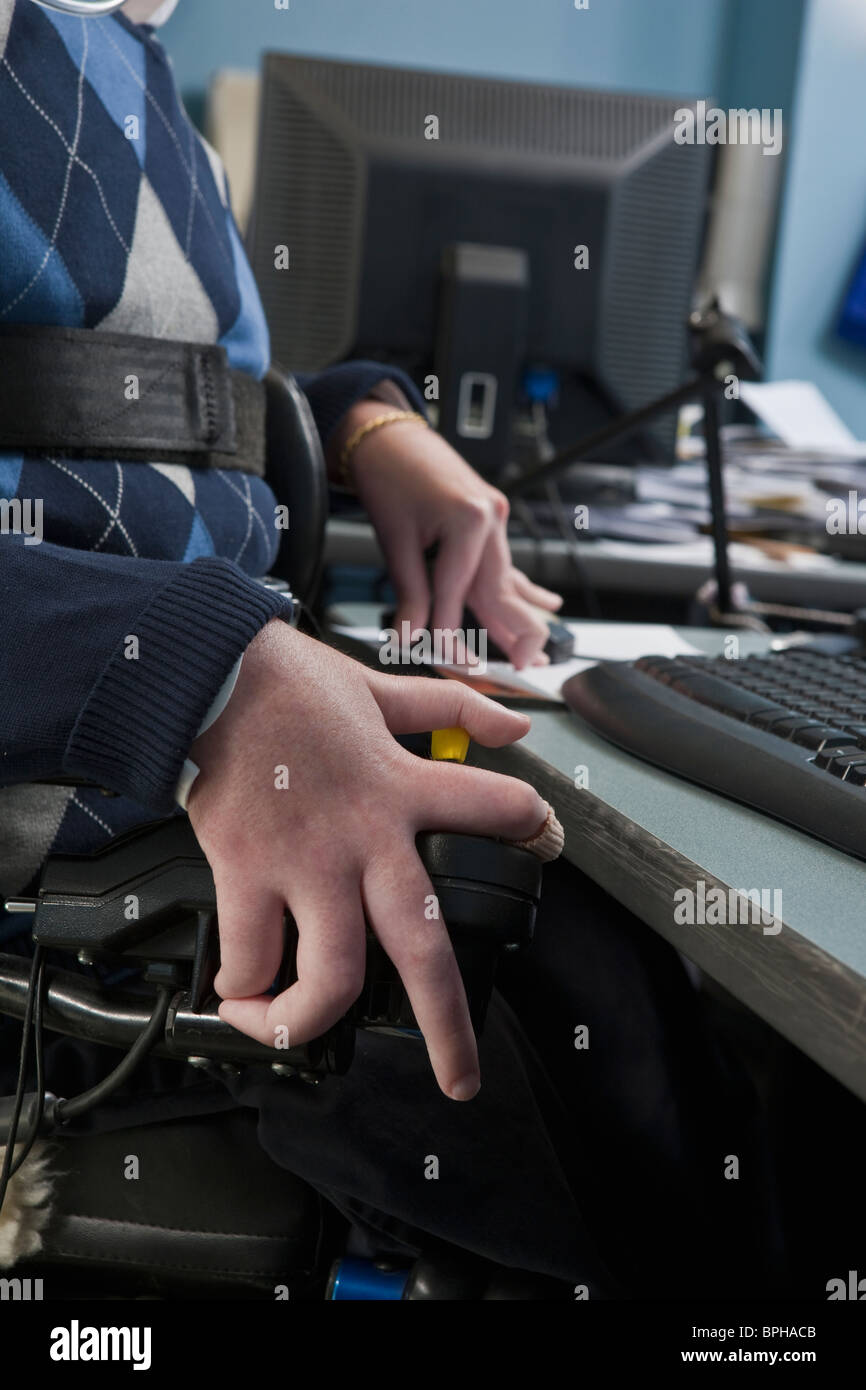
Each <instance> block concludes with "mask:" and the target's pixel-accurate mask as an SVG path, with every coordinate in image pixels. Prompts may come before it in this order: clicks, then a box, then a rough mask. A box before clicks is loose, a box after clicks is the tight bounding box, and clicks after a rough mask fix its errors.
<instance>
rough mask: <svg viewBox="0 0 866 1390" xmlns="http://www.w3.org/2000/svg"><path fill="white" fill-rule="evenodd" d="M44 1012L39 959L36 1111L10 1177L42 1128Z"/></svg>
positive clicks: (35, 1029)
mask: <svg viewBox="0 0 866 1390" xmlns="http://www.w3.org/2000/svg"><path fill="white" fill-rule="evenodd" d="M44 1014H45V962H44V961H41V962H40V964H39V970H38V972H37V976H36V999H35V1004H34V1008H33V1040H34V1045H35V1048H36V1113H35V1115H34V1116H33V1123H32V1125H31V1126H30V1134H29V1136H28V1138H27V1140H26V1142H25V1143H24V1147H23V1148H22V1150H21V1153H20V1154H19V1155H18V1157H17V1159H16V1160H15V1162H14V1164H13V1166H12V1169H11V1171H10V1173H9V1176H10V1177H14V1176H15V1174H16V1173H17V1172H18V1169H19V1168H20V1167H21V1166H22V1165H23V1163H24V1162H25V1160H26V1158H27V1156H28V1154H29V1153H30V1150H31V1149H32V1148H33V1145H34V1144H35V1143H36V1139H37V1137H38V1135H39V1131H40V1129H41V1128H42V1117H43V1115H44V1114H45V1039H44V1037H43V1032H42V1028H43V1019H44Z"/></svg>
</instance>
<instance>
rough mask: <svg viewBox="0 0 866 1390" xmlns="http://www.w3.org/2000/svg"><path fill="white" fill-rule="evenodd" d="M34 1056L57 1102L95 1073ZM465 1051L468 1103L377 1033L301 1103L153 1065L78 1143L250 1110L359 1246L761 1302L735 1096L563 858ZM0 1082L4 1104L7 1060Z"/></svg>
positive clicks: (244, 1084)
mask: <svg viewBox="0 0 866 1390" xmlns="http://www.w3.org/2000/svg"><path fill="white" fill-rule="evenodd" d="M6 949H9V947H8V945H7V948H6ZM4 1033H5V1036H6V1038H7V1039H9V1038H10V1036H11V1034H10V1031H9V1029H4ZM46 1051H47V1078H48V1085H49V1088H50V1089H52V1090H54V1091H55V1093H57V1094H61V1095H74V1094H76V1093H77V1092H79V1091H81V1090H84V1089H86V1088H87V1087H88V1086H89V1085H91V1084H93V1081H94V1080H95V1079H96V1078H97V1077H99V1076H101V1075H103V1074H104V1073H105V1072H106V1070H107V1069H108V1068H107V1065H106V1056H107V1054H106V1053H105V1051H104V1050H103V1049H99V1048H95V1047H92V1046H88V1045H87V1044H84V1043H82V1042H79V1041H77V1040H72V1039H64V1038H55V1039H53V1040H52V1041H51V1043H50V1044H49V1046H48V1048H47V1050H46ZM480 1054H481V1067H482V1086H481V1091H480V1093H479V1095H478V1096H477V1097H476V1098H475V1099H474V1100H473V1101H471V1102H469V1103H466V1104H458V1103H455V1102H453V1101H450V1100H448V1099H446V1098H445V1097H444V1096H443V1095H442V1094H441V1093H440V1091H439V1090H438V1087H437V1086H436V1083H435V1081H434V1079H433V1075H432V1072H431V1070H430V1066H429V1062H428V1060H427V1056H426V1051H425V1049H424V1047H423V1045H422V1044H421V1043H416V1042H414V1041H413V1040H405V1039H394V1038H388V1037H383V1036H380V1035H373V1034H361V1035H360V1036H359V1040H358V1049H357V1054H356V1060H355V1062H354V1064H353V1066H352V1069H351V1071H350V1073H349V1074H348V1075H347V1076H345V1077H329V1078H328V1079H327V1080H326V1081H324V1082H323V1083H322V1084H320V1085H318V1086H311V1085H308V1084H306V1083H305V1082H303V1081H300V1080H298V1079H280V1078H277V1077H275V1076H274V1075H273V1074H272V1073H271V1072H270V1069H269V1068H261V1067H254V1068H248V1069H245V1070H243V1071H241V1072H240V1074H239V1075H237V1076H236V1077H235V1078H234V1079H233V1080H227V1081H226V1082H225V1083H222V1082H214V1081H210V1080H205V1081H202V1079H201V1074H200V1073H197V1072H194V1071H193V1070H192V1069H191V1068H189V1067H185V1066H184V1067H182V1066H180V1064H176V1063H171V1062H165V1061H159V1060H153V1061H151V1062H150V1063H148V1064H147V1065H145V1066H143V1067H142V1068H141V1069H140V1072H139V1074H138V1076H137V1077H136V1079H135V1081H134V1083H132V1084H131V1085H130V1086H129V1087H128V1088H127V1089H126V1090H125V1091H124V1092H122V1093H120V1094H118V1095H117V1096H115V1097H113V1098H112V1099H111V1100H110V1101H108V1102H107V1103H106V1104H105V1105H104V1106H102V1107H100V1109H99V1111H97V1112H96V1113H95V1114H92V1115H90V1116H85V1117H82V1119H81V1120H80V1121H79V1122H78V1126H77V1128H78V1129H79V1130H87V1129H95V1128H103V1129H104V1128H118V1127H122V1126H126V1125H129V1124H136V1123H139V1124H148V1123H156V1122H158V1121H159V1120H160V1119H168V1118H172V1117H177V1116H180V1115H185V1114H195V1113H207V1112H208V1111H209V1110H210V1111H217V1110H223V1109H225V1108H227V1107H230V1106H232V1105H235V1104H239V1105H242V1106H252V1107H254V1108H255V1109H256V1110H257V1111H258V1114H259V1138H260V1142H261V1144H262V1146H263V1147H264V1149H265V1150H266V1152H267V1153H268V1154H269V1155H270V1156H271V1157H272V1159H274V1160H275V1161H276V1162H277V1163H278V1164H279V1165H281V1166H283V1167H285V1168H287V1169H289V1170H290V1171H292V1172H294V1173H296V1174H298V1175H299V1176H300V1177H302V1178H304V1179H306V1180H307V1181H308V1182H309V1183H310V1184H312V1185H313V1186H314V1187H315V1188H317V1189H318V1190H319V1191H321V1192H322V1193H324V1194H325V1195H326V1196H327V1197H328V1198H329V1199H330V1200H331V1201H332V1202H333V1203H334V1204H335V1205H336V1206H337V1207H338V1208H339V1209H340V1210H341V1211H342V1212H344V1213H345V1214H346V1215H347V1216H349V1217H350V1218H351V1220H352V1221H353V1223H354V1224H355V1225H356V1227H358V1228H359V1229H360V1230H361V1231H363V1232H365V1233H366V1236H367V1240H368V1243H369V1245H370V1246H371V1247H372V1248H375V1247H376V1246H377V1245H378V1246H380V1247H383V1248H390V1249H393V1248H394V1247H395V1246H401V1247H406V1248H407V1249H411V1250H420V1249H424V1248H425V1247H426V1246H429V1245H430V1243H431V1242H433V1243H436V1242H448V1243H450V1244H454V1245H458V1246H460V1247H461V1248H463V1249H466V1250H470V1251H473V1252H476V1253H477V1254H479V1255H481V1256H484V1257H486V1258H489V1259H491V1260H494V1261H496V1262H497V1263H501V1264H506V1265H510V1266H513V1267H516V1268H519V1269H524V1270H531V1271H534V1272H538V1273H543V1274H547V1275H551V1276H553V1277H555V1278H558V1279H562V1280H567V1281H569V1282H570V1283H572V1284H575V1285H576V1284H585V1285H586V1286H587V1289H588V1291H589V1293H590V1296H591V1297H599V1296H601V1297H642V1296H651V1297H669V1298H679V1297H691V1296H696V1295H697V1296H701V1295H703V1296H711V1295H718V1294H722V1295H725V1296H731V1292H732V1289H733V1290H736V1292H737V1294H739V1295H745V1294H747V1293H750V1292H751V1293H755V1294H759V1295H760V1294H764V1295H768V1294H770V1293H772V1292H773V1291H774V1288H775V1281H776V1280H777V1278H778V1270H779V1265H780V1245H779V1235H778V1227H777V1220H776V1211H775V1197H774V1190H775V1187H774V1183H773V1181H772V1178H771V1174H770V1163H769V1157H768V1149H767V1144H766V1141H765V1138H764V1133H763V1125H762V1117H761V1110H760V1107H759V1105H758V1103H757V1100H756V1097H755V1094H754V1091H753V1088H752V1086H751V1083H750V1081H749V1079H748V1077H747V1076H746V1075H745V1072H744V1071H743V1070H742V1069H741V1068H740V1067H739V1065H738V1064H737V1062H736V1061H735V1060H734V1059H733V1058H732V1057H729V1056H727V1055H726V1054H725V1052H724V1051H723V1049H722V1047H721V1045H720V1042H719V1040H718V1038H717V1037H715V1036H714V1034H713V1032H712V1030H711V1029H710V1027H709V1026H708V1023H707V1020H706V1016H705V1011H704V1008H703V1004H702V1000H701V996H700V994H699V993H698V992H697V991H696V990H695V988H694V986H693V984H692V982H691V980H690V979H689V977H688V975H687V973H686V971H685V969H684V967H683V964H682V962H681V960H680V958H679V956H678V955H677V953H676V952H675V951H673V950H672V949H671V948H670V947H669V946H668V945H666V943H664V942H663V941H662V940H661V939H660V938H659V937H658V936H657V935H656V934H655V933H654V932H653V931H652V930H651V929H650V928H648V927H646V926H645V925H644V924H642V923H641V922H639V921H637V920H636V919H635V918H634V917H632V916H631V914H629V913H628V912H627V911H626V910H625V909H623V908H621V907H620V906H619V905H618V904H617V903H616V902H615V901H614V900H613V899H611V898H610V897H608V896H607V895H606V894H605V893H603V892H602V891H601V890H600V889H599V888H598V887H597V886H596V885H595V884H593V883H592V882H591V881H590V880H589V879H587V878H586V877H585V876H584V875H582V874H581V873H580V872H579V871H578V870H576V869H574V868H573V867H572V866H570V865H568V864H567V863H565V862H563V861H560V862H558V863H556V864H553V865H549V866H547V868H546V870H545V886H544V892H543V895H542V905H541V909H540V913H539V919H538V924H537V930H536V938H535V941H534V943H533V945H532V947H531V948H530V950H528V951H527V952H525V953H523V954H521V955H516V956H510V957H507V958H506V959H505V961H504V962H503V965H502V967H501V970H500V975H499V980H498V990H497V992H496V993H495V994H494V998H493V1001H492V1004H491V1008H490V1012H489V1015H488V1022H487V1027H486V1029H485V1034H484V1037H483V1038H482V1040H481V1046H480ZM2 1071H3V1081H4V1083H5V1084H4V1087H3V1089H4V1091H6V1092H8V1091H11V1089H12V1087H13V1082H12V1080H11V1076H12V1071H13V1068H12V1057H11V1053H10V1050H9V1048H4V1056H3V1067H2ZM238 1178H239V1181H242V1180H243V1175H242V1174H241V1173H239V1175H238Z"/></svg>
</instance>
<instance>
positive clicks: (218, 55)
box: [162, 0, 798, 95]
mask: <svg viewBox="0 0 866 1390" xmlns="http://www.w3.org/2000/svg"><path fill="white" fill-rule="evenodd" d="M750 3H751V5H752V6H754V5H758V6H760V4H761V3H763V0H750ZM773 3H775V0H773ZM788 3H789V4H794V5H796V4H797V3H798V0H788ZM730 7H731V0H590V8H589V9H588V10H575V8H574V4H573V0H290V9H288V10H281V11H278V10H275V8H274V3H273V0H181V3H180V6H179V7H178V9H177V11H176V13H175V15H174V17H173V18H172V19H171V20H169V22H168V24H166V25H165V28H164V30H163V34H162V37H163V38H164V41H165V44H166V47H167V48H168V49H169V51H170V52H171V54H172V56H173V58H174V62H175V69H176V72H177V77H178V81H179V83H180V86H181V89H182V90H183V91H184V92H190V93H194V92H196V91H199V90H201V89H202V88H203V87H204V86H205V85H206V83H207V79H208V77H209V75H210V73H211V72H212V71H213V69H214V68H216V67H227V66H231V67H256V66H258V61H259V55H260V53H261V52H262V50H263V49H267V48H285V49H291V50H293V51H295V52H298V53H309V54H314V55H316V56H319V57H332V58H334V57H336V58H354V59H360V60H365V61H368V62H370V61H381V62H384V63H398V64H400V65H402V66H418V67H430V68H445V69H451V70H453V71H461V72H476V73H484V74H492V75H497V76H504V77H523V78H527V79H533V78H534V79H538V80H539V81H543V82H562V83H574V84H577V85H582V86H587V85H589V86H596V87H624V88H630V89H634V90H637V91H648V92H672V93H680V92H682V93H684V94H687V95H700V94H706V93H707V92H713V93H715V92H717V91H719V90H720V86H721V83H722V80H723V71H722V68H723V65H724V63H725V61H726V52H727V49H726V43H725V41H724V40H725V35H726V28H727V22H728V18H729V11H730Z"/></svg>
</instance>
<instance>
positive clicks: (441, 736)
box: [430, 729, 469, 763]
mask: <svg viewBox="0 0 866 1390" xmlns="http://www.w3.org/2000/svg"><path fill="white" fill-rule="evenodd" d="M468 752H469V735H468V734H467V732H466V730H465V729H434V730H433V735H432V738H431V741H430V753H431V755H432V757H434V758H435V759H436V761H437V762H449V763H464V762H465V761H466V754H467V753H468Z"/></svg>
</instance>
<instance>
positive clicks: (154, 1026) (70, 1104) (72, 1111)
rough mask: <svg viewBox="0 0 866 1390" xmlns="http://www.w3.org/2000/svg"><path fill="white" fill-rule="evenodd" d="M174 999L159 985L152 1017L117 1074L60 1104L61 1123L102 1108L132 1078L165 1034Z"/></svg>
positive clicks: (57, 1114) (109, 1075)
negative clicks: (104, 1101) (119, 1087)
mask: <svg viewBox="0 0 866 1390" xmlns="http://www.w3.org/2000/svg"><path fill="white" fill-rule="evenodd" d="M171 999H172V991H171V990H170V989H169V988H168V987H167V986H166V985H160V987H159V997H158V999H157V1001H156V1005H155V1006H154V1010H153V1013H152V1014H151V1016H150V1018H149V1020H148V1022H147V1023H146V1024H145V1026H144V1028H143V1029H142V1031H141V1032H140V1033H139V1035H138V1037H137V1038H136V1040H135V1042H134V1043H133V1044H132V1047H131V1048H130V1049H129V1051H128V1052H127V1054H126V1056H125V1057H124V1059H123V1061H122V1062H120V1063H118V1065H117V1066H116V1067H115V1068H114V1071H112V1072H109V1074H108V1076H105V1077H103V1079H102V1080H101V1081H98V1082H97V1083H96V1085H95V1086H91V1088H90V1090H89V1091H82V1093H81V1095H80V1096H73V1097H72V1099H71V1100H61V1101H58V1104H57V1108H56V1111H55V1115H56V1118H57V1121H58V1123H62V1122H63V1121H65V1120H74V1119H77V1118H78V1116H79V1115H83V1114H84V1113H85V1111H87V1110H91V1109H92V1108H93V1106H94V1105H99V1103H100V1102H101V1101H103V1100H105V1099H106V1098H107V1097H108V1096H110V1095H111V1094H112V1093H113V1092H114V1091H116V1090H117V1088H118V1086H121V1085H122V1084H123V1082H124V1081H126V1080H127V1078H128V1077H129V1076H131V1074H132V1073H133V1072H134V1071H135V1068H136V1067H137V1066H138V1064H139V1062H140V1061H141V1059H142V1057H144V1055H145V1053H147V1052H149V1051H150V1049H151V1047H152V1046H153V1044H154V1043H155V1042H156V1040H157V1038H159V1036H160V1034H162V1033H164V1030H165V1020H166V1016H167V1015H168V1006H169V1004H170V1003H171Z"/></svg>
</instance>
